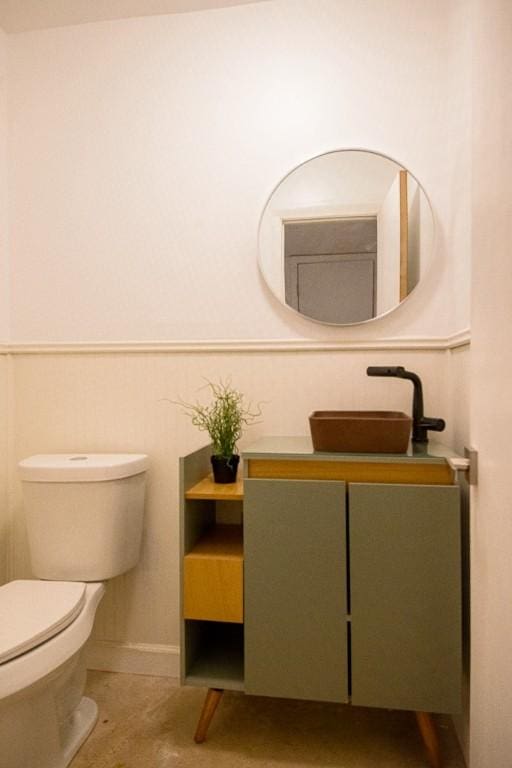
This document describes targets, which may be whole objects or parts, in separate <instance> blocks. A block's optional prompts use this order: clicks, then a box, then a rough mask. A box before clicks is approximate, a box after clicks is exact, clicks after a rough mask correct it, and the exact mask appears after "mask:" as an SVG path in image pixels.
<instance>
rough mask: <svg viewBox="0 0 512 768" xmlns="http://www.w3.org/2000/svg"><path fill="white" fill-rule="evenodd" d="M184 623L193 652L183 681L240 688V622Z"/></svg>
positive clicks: (242, 636)
mask: <svg viewBox="0 0 512 768" xmlns="http://www.w3.org/2000/svg"><path fill="white" fill-rule="evenodd" d="M185 626H186V634H187V635H190V638H189V640H191V641H192V642H191V644H193V645H194V646H195V653H194V655H193V657H192V659H191V660H190V662H189V663H188V664H187V669H186V672H185V677H184V682H185V683H186V684H187V685H198V686H201V687H206V688H222V689H224V688H226V689H228V690H232V691H243V690H244V628H243V624H222V623H217V622H215V621H186V622H185ZM192 637H193V638H194V639H193V640H192Z"/></svg>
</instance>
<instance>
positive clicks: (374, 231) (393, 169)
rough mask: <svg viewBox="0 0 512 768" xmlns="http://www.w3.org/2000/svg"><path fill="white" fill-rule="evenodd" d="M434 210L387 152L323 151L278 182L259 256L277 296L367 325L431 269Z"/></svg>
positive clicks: (309, 312) (330, 319)
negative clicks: (382, 153) (385, 153)
mask: <svg viewBox="0 0 512 768" xmlns="http://www.w3.org/2000/svg"><path fill="white" fill-rule="evenodd" d="M432 239H433V218H432V211H431V209H430V205H429V202H428V199H427V197H426V195H425V193H424V191H423V189H422V188H421V186H420V185H419V183H418V182H417V180H416V179H415V178H414V176H412V174H411V173H409V172H408V171H407V169H405V168H403V167H402V166H401V165H399V164H398V163H396V162H394V161H393V160H390V159H389V158H387V157H384V155H379V154H376V153H374V152H367V151H363V150H339V151H336V152H328V153H326V154H324V155H320V156H318V157H314V158H312V159H311V160H308V161H307V162H305V163H303V164H302V165H300V166H298V167H297V168H295V169H294V170H293V171H292V172H291V173H289V174H288V175H287V176H286V177H285V178H284V179H283V180H282V181H281V182H280V183H279V184H278V185H277V187H276V188H275V189H274V191H273V193H272V194H271V196H270V198H269V200H268V202H267V205H266V206H265V209H264V211H263V214H262V218H261V222H260V230H259V259H260V268H261V271H262V273H263V276H264V278H265V280H266V282H267V284H268V286H269V287H270V289H271V290H272V291H273V293H274V294H275V295H276V296H277V298H278V299H279V300H280V301H281V302H282V303H283V304H285V305H287V306H289V307H291V308H292V309H294V310H296V311H297V312H299V313H300V314H301V315H304V316H305V317H308V318H310V319H312V320H316V321H319V322H323V323H329V324H334V325H346V324H351V323H361V322H365V321H367V320H372V319H374V318H376V317H379V316H381V315H383V314H385V313H387V312H390V311H391V310H392V309H395V308H396V307H397V306H398V305H399V304H400V302H401V301H403V300H404V299H405V298H406V297H407V296H408V295H409V294H410V293H411V291H412V290H413V289H414V288H415V286H416V285H417V284H418V282H419V281H420V279H421V277H422V275H423V274H424V273H425V270H426V267H427V265H428V261H429V258H430V254H431V248H432Z"/></svg>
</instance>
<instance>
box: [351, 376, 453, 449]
mask: <svg viewBox="0 0 512 768" xmlns="http://www.w3.org/2000/svg"><path fill="white" fill-rule="evenodd" d="M366 373H367V374H368V376H390V377H393V378H397V379H409V381H412V384H413V387H414V393H413V397H412V441H413V443H428V435H427V431H428V430H433V431H434V432H442V431H443V429H444V428H445V426H446V423H445V421H444V419H437V418H431V417H429V416H424V415H423V386H422V384H421V379H420V377H419V376H418V374H417V373H413V371H406V370H405V368H404V367H403V366H402V365H395V366H393V365H384V366H372V365H370V366H369V367H368V368H367V369H366Z"/></svg>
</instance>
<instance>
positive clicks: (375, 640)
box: [349, 484, 462, 712]
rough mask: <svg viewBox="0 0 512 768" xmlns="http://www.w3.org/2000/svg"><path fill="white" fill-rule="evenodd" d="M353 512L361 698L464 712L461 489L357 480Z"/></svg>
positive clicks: (356, 689) (355, 669)
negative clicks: (365, 482) (359, 481)
mask: <svg viewBox="0 0 512 768" xmlns="http://www.w3.org/2000/svg"><path fill="white" fill-rule="evenodd" d="M349 510H350V511H349V530H350V533H349V538H350V574H351V575H350V595H351V615H352V625H351V639H352V652H351V661H352V664H351V673H352V702H353V703H354V704H360V705H363V706H364V705H366V706H377V707H389V708H396V709H414V710H423V711H427V712H457V711H459V710H460V702H461V639H462V638H461V634H462V631H461V551H460V549H461V540H460V503H459V488H458V487H457V486H436V487H434V486H407V485H378V484H374V485H367V484H351V485H350V487H349Z"/></svg>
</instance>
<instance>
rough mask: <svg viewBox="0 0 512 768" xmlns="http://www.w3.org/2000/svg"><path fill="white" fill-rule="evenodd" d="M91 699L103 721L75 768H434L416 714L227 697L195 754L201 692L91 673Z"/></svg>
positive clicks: (456, 755)
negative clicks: (428, 758) (195, 734)
mask: <svg viewBox="0 0 512 768" xmlns="http://www.w3.org/2000/svg"><path fill="white" fill-rule="evenodd" d="M86 694H87V695H88V696H90V697H91V698H93V699H94V700H95V701H96V702H97V704H98V706H99V719H98V723H97V725H96V727H95V729H94V731H93V733H92V734H91V736H90V737H89V739H88V740H87V741H86V742H85V744H84V745H83V746H82V748H81V749H80V751H79V752H78V754H77V755H76V757H75V759H74V760H73V761H72V763H71V766H70V768H192V766H194V767H198V766H199V767H200V768H261V767H262V766H265V768H267V767H269V768H271V767H273V768H278V767H279V768H302V767H303V768H314V767H315V766H322V768H328V766H336V768H428V762H427V760H426V758H425V754H424V751H423V745H422V742H421V738H420V736H419V733H418V730H417V727H416V721H415V718H414V715H413V714H412V713H410V712H396V711H392V712H391V711H388V710H379V709H365V708H362V707H350V706H346V705H338V704H320V703H316V702H301V701H290V700H284V699H268V698H260V697H256V696H244V695H243V694H239V693H231V692H227V693H226V694H225V695H224V698H223V700H222V701H221V703H220V705H219V708H218V710H217V713H216V715H215V717H214V719H213V721H212V724H211V726H210V730H209V733H208V739H207V741H206V742H205V743H204V744H201V745H197V744H195V743H194V741H193V734H194V731H195V727H196V724H197V719H198V717H199V713H200V711H201V707H202V704H203V700H204V696H205V691H204V690H203V689H199V688H180V687H179V685H178V683H177V681H176V680H173V679H169V678H162V677H145V676H141V675H126V674H118V673H113V672H89V673H88V684H87V690H86ZM436 724H437V728H438V732H439V738H440V741H441V748H442V754H443V760H444V768H464V760H463V758H462V755H461V753H460V750H459V747H458V744H457V740H456V738H455V735H454V733H453V730H452V727H451V725H450V721H449V719H448V718H445V717H437V718H436Z"/></svg>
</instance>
